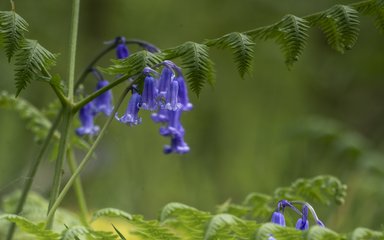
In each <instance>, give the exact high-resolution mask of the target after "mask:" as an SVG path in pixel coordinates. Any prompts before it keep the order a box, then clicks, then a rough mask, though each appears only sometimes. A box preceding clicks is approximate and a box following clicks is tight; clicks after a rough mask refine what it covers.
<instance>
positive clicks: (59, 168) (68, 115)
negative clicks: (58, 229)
mask: <svg viewBox="0 0 384 240" xmlns="http://www.w3.org/2000/svg"><path fill="white" fill-rule="evenodd" d="M72 119H73V113H72V110H71V109H70V108H68V107H66V108H65V109H64V116H63V127H62V130H61V132H60V143H59V152H58V155H57V159H56V165H55V174H54V176H53V183H52V188H51V196H50V200H49V206H48V212H50V211H51V209H52V205H53V203H54V202H55V201H56V199H57V197H58V195H59V191H60V185H61V179H62V172H63V163H64V159H65V158H66V152H67V144H68V140H69V132H70V129H71V123H72ZM52 215H54V212H53V213H52ZM52 220H53V218H52V219H51V220H50V221H49V222H48V224H47V227H48V228H51V227H52V224H53V222H52Z"/></svg>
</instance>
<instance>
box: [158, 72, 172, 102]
mask: <svg viewBox="0 0 384 240" xmlns="http://www.w3.org/2000/svg"><path fill="white" fill-rule="evenodd" d="M174 77H175V74H174V73H173V71H172V70H171V69H170V68H169V67H167V66H165V67H164V68H163V70H162V71H161V75H160V79H159V85H158V91H159V97H160V98H164V99H165V97H166V95H167V92H168V89H169V85H170V84H171V81H172V79H173V78H174Z"/></svg>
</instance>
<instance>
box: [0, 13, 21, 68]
mask: <svg viewBox="0 0 384 240" xmlns="http://www.w3.org/2000/svg"><path fill="white" fill-rule="evenodd" d="M27 27H28V23H27V22H26V21H25V20H24V19H23V18H22V17H20V15H18V14H17V13H16V12H15V11H0V34H1V35H2V42H3V44H4V48H5V53H6V55H7V57H8V61H9V62H10V61H11V58H12V57H13V55H14V54H15V53H16V52H17V51H18V50H19V49H20V47H21V44H22V42H23V41H24V32H26V31H28V30H27Z"/></svg>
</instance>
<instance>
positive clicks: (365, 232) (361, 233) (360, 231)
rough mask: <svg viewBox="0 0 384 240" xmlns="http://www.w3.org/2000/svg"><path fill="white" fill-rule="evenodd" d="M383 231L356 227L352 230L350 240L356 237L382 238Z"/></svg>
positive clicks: (376, 239)
mask: <svg viewBox="0 0 384 240" xmlns="http://www.w3.org/2000/svg"><path fill="white" fill-rule="evenodd" d="M383 237H384V233H383V232H378V231H373V230H370V229H367V228H362V227H360V228H356V229H355V230H354V231H353V232H352V238H351V239H352V240H357V239H371V240H380V239H383Z"/></svg>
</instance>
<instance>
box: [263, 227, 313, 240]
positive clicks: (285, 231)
mask: <svg viewBox="0 0 384 240" xmlns="http://www.w3.org/2000/svg"><path fill="white" fill-rule="evenodd" d="M302 235H303V232H302V231H300V230H297V229H295V228H291V227H283V226H280V225H278V224H274V223H265V224H263V225H261V226H260V228H259V229H258V231H257V234H256V240H266V239H270V237H271V236H272V237H273V238H274V239H278V240H292V239H295V240H298V239H304V238H303V237H302ZM308 239H316V240H318V239H317V238H308Z"/></svg>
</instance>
